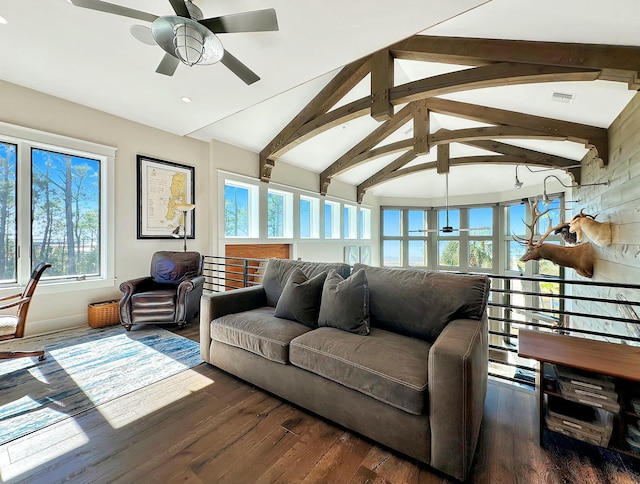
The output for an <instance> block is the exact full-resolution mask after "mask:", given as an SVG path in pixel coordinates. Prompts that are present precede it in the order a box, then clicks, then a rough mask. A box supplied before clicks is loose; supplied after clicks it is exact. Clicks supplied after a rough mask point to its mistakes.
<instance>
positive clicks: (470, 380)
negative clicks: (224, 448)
mask: <svg viewBox="0 0 640 484" xmlns="http://www.w3.org/2000/svg"><path fill="white" fill-rule="evenodd" d="M295 268H299V269H301V270H302V272H303V273H304V274H305V275H306V276H307V277H308V278H309V279H313V278H314V277H316V276H318V275H319V274H323V273H326V272H327V271H330V270H331V269H333V270H336V271H337V272H338V273H339V274H341V276H342V277H347V276H348V275H349V266H348V265H346V264H325V263H312V262H300V261H289V260H276V259H272V260H270V261H269V263H268V264H267V268H266V270H265V275H264V279H263V280H264V283H263V285H260V286H255V287H251V288H245V289H238V290H235V291H231V292H225V293H217V294H205V295H203V297H202V299H201V307H200V344H201V352H202V358H203V359H204V360H205V361H207V362H209V363H211V364H213V365H215V366H217V367H219V368H221V369H223V370H225V371H227V372H229V373H232V374H234V375H236V376H238V377H240V378H242V379H244V380H246V381H248V382H251V383H253V384H255V385H257V386H259V387H261V388H263V389H265V390H267V391H269V392H272V393H274V394H276V395H279V396H280V397H282V398H284V399H286V400H289V401H291V402H293V403H295V404H297V405H299V406H301V407H304V408H305V409H308V410H310V411H312V412H314V413H317V414H319V415H322V416H323V417H326V418H328V419H331V420H333V421H334V422H336V423H338V424H340V425H342V426H344V427H347V428H349V429H352V430H354V431H356V432H358V433H360V434H362V435H365V436H367V437H369V438H371V439H373V440H375V441H377V442H379V443H381V444H383V445H386V446H388V447H391V448H392V449H395V450H397V451H399V452H401V453H403V454H406V455H408V456H410V457H413V458H416V459H418V460H419V461H421V462H423V463H425V464H428V465H430V466H432V467H434V468H436V469H438V470H440V471H442V472H445V473H446V474H449V475H451V476H454V477H456V478H457V479H460V480H464V479H466V478H467V476H468V473H469V469H470V467H471V463H472V461H473V457H474V452H475V448H476V443H477V440H478V434H479V430H480V424H481V421H482V415H483V409H484V400H485V395H486V386H487V365H488V359H487V358H488V354H487V352H488V335H487V315H486V304H487V298H488V292H489V279H488V278H487V277H485V276H478V275H460V274H452V273H444V272H429V271H421V270H410V269H406V270H405V269H383V268H378V267H370V266H364V265H359V264H356V266H355V267H354V271H353V272H354V275H355V274H358V275H359V276H360V277H361V278H362V274H361V273H358V272H357V271H358V270H362V271H363V272H364V275H365V276H366V286H367V289H368V301H366V300H365V306H366V309H367V311H368V313H369V321H368V323H370V325H369V326H370V329H367V331H368V334H358V332H356V331H354V332H348V331H344V330H342V329H338V328H335V327H328V326H322V327H317V328H314V327H309V326H308V325H306V324H301V323H299V322H295V321H291V320H288V319H283V318H278V317H275V316H274V312H276V307H278V300H279V299H280V297H281V295H282V293H283V290H284V288H285V286H286V285H287V283H288V279H289V277H290V276H291V274H292V271H293V270H294V269H295ZM318 277H320V278H321V279H322V278H323V277H324V276H318ZM329 277H331V276H329ZM327 281H328V278H327ZM289 284H291V282H290V281H289ZM325 290H326V288H325V289H324V290H323V291H325ZM325 297H326V293H325V292H323V293H322V298H325ZM322 303H323V304H324V301H322ZM277 310H278V311H281V307H278V309H277ZM345 311H346V312H348V310H347V308H345ZM321 319H322V318H321ZM359 332H360V333H363V332H362V331H359Z"/></svg>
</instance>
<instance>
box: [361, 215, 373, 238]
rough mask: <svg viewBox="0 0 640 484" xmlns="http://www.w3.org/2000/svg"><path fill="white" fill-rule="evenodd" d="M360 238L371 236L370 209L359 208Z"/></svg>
mask: <svg viewBox="0 0 640 484" xmlns="http://www.w3.org/2000/svg"><path fill="white" fill-rule="evenodd" d="M360 238H361V239H370V238H371V209H368V208H362V207H361V208H360Z"/></svg>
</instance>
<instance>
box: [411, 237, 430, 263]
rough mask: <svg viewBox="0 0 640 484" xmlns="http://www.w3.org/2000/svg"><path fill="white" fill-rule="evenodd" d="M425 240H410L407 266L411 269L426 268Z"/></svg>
mask: <svg viewBox="0 0 640 484" xmlns="http://www.w3.org/2000/svg"><path fill="white" fill-rule="evenodd" d="M426 243H427V242H426V241H425V240H410V241H409V242H408V244H409V265H410V266H412V267H426V266H427V247H426Z"/></svg>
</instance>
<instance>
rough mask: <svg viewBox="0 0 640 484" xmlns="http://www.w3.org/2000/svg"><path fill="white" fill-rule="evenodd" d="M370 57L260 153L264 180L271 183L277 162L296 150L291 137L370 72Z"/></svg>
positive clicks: (332, 85)
mask: <svg viewBox="0 0 640 484" xmlns="http://www.w3.org/2000/svg"><path fill="white" fill-rule="evenodd" d="M370 69H371V63H370V58H369V57H367V58H364V59H359V60H357V61H355V62H352V63H351V64H349V65H347V66H345V67H344V68H343V69H342V70H341V71H340V72H339V73H338V74H337V75H336V76H335V77H334V78H333V79H332V80H331V81H330V82H329V84H327V85H326V86H325V87H324V89H322V91H320V92H319V93H318V95H316V96H315V97H314V98H313V99H312V100H311V101H310V102H309V103H308V104H307V105H306V106H305V107H304V108H303V109H302V110H301V111H300V112H299V113H298V114H297V115H296V117H295V118H293V119H292V120H291V121H290V122H289V124H287V126H285V127H284V128H283V129H282V130H281V131H280V132H279V133H278V134H277V135H276V136H275V138H273V139H272V140H271V142H269V144H268V145H267V146H265V147H264V148H263V149H262V151H261V152H260V179H261V180H262V181H266V182H268V181H269V180H270V179H271V171H272V169H273V166H274V164H275V159H276V158H278V157H279V156H282V155H283V154H284V153H285V152H286V151H288V150H289V149H291V148H292V146H291V144H290V143H289V140H290V138H292V137H293V136H295V133H296V132H297V131H298V130H299V129H300V128H301V127H302V126H303V125H304V124H306V123H307V122H308V121H309V120H311V119H313V118H315V117H317V116H319V115H322V114H324V113H326V112H327V111H328V110H329V109H331V108H332V107H333V106H334V105H335V104H336V103H337V102H338V101H339V100H340V99H342V98H343V97H344V96H345V95H346V94H347V93H348V92H349V91H351V89H353V88H354V87H355V86H356V84H358V83H359V82H360V81H361V80H362V79H364V77H365V76H366V75H367V74H368V73H369V72H370Z"/></svg>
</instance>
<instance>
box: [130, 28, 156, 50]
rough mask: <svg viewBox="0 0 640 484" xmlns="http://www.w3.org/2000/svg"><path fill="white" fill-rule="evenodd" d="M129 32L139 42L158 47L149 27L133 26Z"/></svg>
mask: <svg viewBox="0 0 640 484" xmlns="http://www.w3.org/2000/svg"><path fill="white" fill-rule="evenodd" d="M129 32H131V35H133V37H134V38H135V39H136V40H139V41H140V42H142V43H143V44H147V45H157V44H156V41H155V39H154V38H153V35H151V29H150V28H149V27H145V26H144V25H132V26H131V28H130V29H129Z"/></svg>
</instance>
